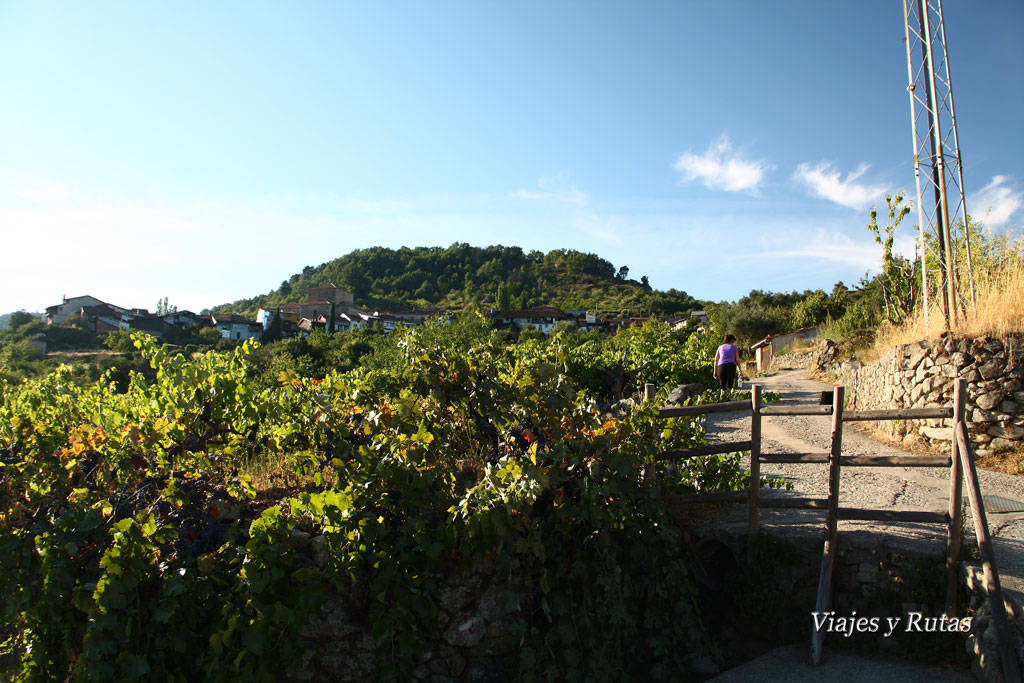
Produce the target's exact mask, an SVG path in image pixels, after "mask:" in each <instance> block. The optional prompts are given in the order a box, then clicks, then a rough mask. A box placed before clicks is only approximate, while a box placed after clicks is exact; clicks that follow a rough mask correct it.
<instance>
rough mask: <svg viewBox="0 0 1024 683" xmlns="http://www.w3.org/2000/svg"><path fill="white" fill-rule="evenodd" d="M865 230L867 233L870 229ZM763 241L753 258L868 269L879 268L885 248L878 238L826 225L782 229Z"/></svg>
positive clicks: (777, 261) (774, 261) (775, 261)
mask: <svg viewBox="0 0 1024 683" xmlns="http://www.w3.org/2000/svg"><path fill="white" fill-rule="evenodd" d="M864 232H865V235H866V234H867V231H866V230H865V231H864ZM761 244H762V247H763V249H762V250H761V251H758V252H755V253H753V254H750V256H751V258H754V259H757V260H759V261H767V262H773V263H787V264H795V263H800V262H803V263H805V264H806V263H807V262H819V263H830V264H834V265H843V266H848V267H853V268H856V269H857V270H859V271H867V270H876V269H877V268H878V266H879V263H880V262H881V260H882V248H881V247H879V246H878V245H877V244H875V243H874V241H868V240H862V241H856V240H853V239H851V238H850V237H849V236H847V235H845V234H843V233H842V232H839V231H837V230H826V229H824V228H819V229H817V230H800V231H788V232H779V233H777V234H774V235H773V236H771V237H762V239H761ZM911 250H913V245H912V243H911ZM801 267H806V266H801Z"/></svg>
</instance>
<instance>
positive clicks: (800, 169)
mask: <svg viewBox="0 0 1024 683" xmlns="http://www.w3.org/2000/svg"><path fill="white" fill-rule="evenodd" d="M868 168H870V166H869V165H868V164H861V165H860V166H858V167H857V170H855V171H853V172H851V173H847V174H846V180H840V178H839V175H840V174H839V170H838V169H836V168H834V167H833V166H832V165H831V164H829V163H826V162H822V163H820V164H818V165H817V166H811V165H810V164H808V163H803V164H800V165H799V166H797V168H796V172H795V173H794V174H793V177H794V178H795V179H796V180H798V181H800V182H802V183H803V184H804V185H806V186H807V189H808V190H810V192H811V194H812V195H814V196H815V197H821V198H822V199H828V200H829V201H832V202H835V203H836V204H841V205H843V206H848V207H850V208H851V209H867V208H869V207H870V206H871V205H872V204H875V203H877V202H878V200H879V199H880V198H881V197H882V196H883V195H884V194H885V186H884V185H868V184H865V183H857V182H855V181H856V180H857V179H858V178H860V177H861V176H862V175H864V174H865V173H867V170H868Z"/></svg>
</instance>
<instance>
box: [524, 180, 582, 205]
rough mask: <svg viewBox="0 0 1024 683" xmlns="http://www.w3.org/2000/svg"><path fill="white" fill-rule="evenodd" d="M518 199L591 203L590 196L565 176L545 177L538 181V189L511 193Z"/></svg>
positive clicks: (579, 203)
mask: <svg viewBox="0 0 1024 683" xmlns="http://www.w3.org/2000/svg"><path fill="white" fill-rule="evenodd" d="M511 195H512V196H513V197H515V198H517V199H542V200H548V201H555V202H564V203H566V204H575V205H577V206H585V205H587V204H589V203H590V195H588V194H587V193H586V192H584V191H583V190H581V189H579V188H578V187H576V186H575V185H574V184H573V183H572V182H570V181H569V180H568V179H567V178H566V177H565V175H564V174H561V173H560V174H558V175H556V176H544V177H541V178H538V179H537V187H536V189H532V190H527V189H524V188H520V189H518V190H515V191H513V192H512V193H511Z"/></svg>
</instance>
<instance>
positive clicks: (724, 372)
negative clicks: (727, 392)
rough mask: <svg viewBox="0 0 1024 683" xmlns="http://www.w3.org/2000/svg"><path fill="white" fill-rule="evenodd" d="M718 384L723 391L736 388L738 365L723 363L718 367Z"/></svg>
mask: <svg viewBox="0 0 1024 683" xmlns="http://www.w3.org/2000/svg"><path fill="white" fill-rule="evenodd" d="M718 382H719V384H720V385H721V386H722V388H723V389H733V388H735V386H736V364H735V363H722V364H721V365H719V366H718Z"/></svg>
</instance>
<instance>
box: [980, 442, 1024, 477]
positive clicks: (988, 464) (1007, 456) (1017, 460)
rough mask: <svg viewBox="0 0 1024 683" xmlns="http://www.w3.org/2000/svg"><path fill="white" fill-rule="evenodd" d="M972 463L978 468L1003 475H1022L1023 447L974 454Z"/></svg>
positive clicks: (1023, 467) (1023, 472)
mask: <svg viewBox="0 0 1024 683" xmlns="http://www.w3.org/2000/svg"><path fill="white" fill-rule="evenodd" d="M974 462H975V463H976V464H977V465H978V467H983V468H985V469H986V470H992V471H993V472H1003V473H1005V474H1024V447H1022V446H1017V447H1015V448H1007V449H999V450H995V451H983V452H980V453H976V454H975V457H974Z"/></svg>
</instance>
